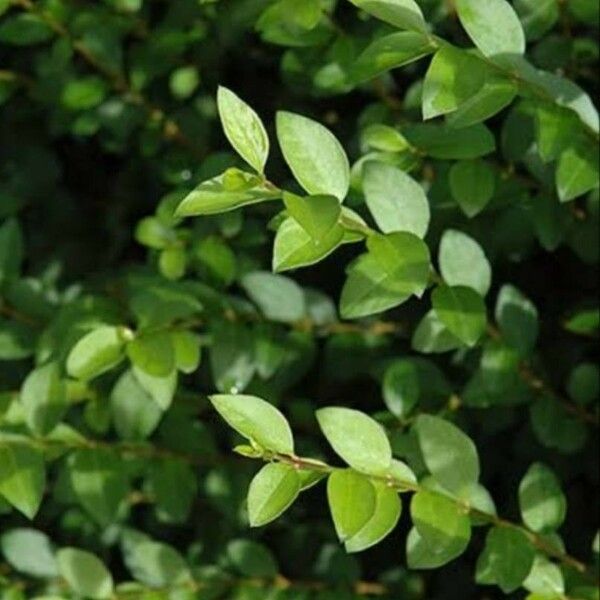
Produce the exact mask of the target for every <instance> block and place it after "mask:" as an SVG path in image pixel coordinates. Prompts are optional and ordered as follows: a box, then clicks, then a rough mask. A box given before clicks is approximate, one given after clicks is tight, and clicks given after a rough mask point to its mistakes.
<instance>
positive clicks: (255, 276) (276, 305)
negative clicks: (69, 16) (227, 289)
mask: <svg viewBox="0 0 600 600" xmlns="http://www.w3.org/2000/svg"><path fill="white" fill-rule="evenodd" d="M240 283H241V285H242V287H243V288H244V289H245V290H246V293H247V294H248V296H249V297H250V299H251V300H252V301H254V302H255V303H256V304H257V305H258V306H259V307H260V309H261V311H262V313H263V314H264V315H265V317H267V319H269V320H271V321H279V322H282V323H294V322H297V321H301V320H302V319H303V318H304V317H305V316H306V303H305V300H304V294H303V293H302V288H301V287H300V286H299V285H298V284H297V283H296V282H295V281H294V280H292V279H290V278H289V277H284V276H283V275H276V274H274V273H268V272H267V271H255V272H253V273H248V274H247V275H244V277H243V278H242V281H241V282H240Z"/></svg>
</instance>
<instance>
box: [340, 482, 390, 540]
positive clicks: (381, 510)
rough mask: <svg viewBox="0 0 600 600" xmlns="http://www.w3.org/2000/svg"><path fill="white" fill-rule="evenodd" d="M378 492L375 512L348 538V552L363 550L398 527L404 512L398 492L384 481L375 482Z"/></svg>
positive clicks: (374, 485)
mask: <svg viewBox="0 0 600 600" xmlns="http://www.w3.org/2000/svg"><path fill="white" fill-rule="evenodd" d="M372 485H373V487H374V488H375V492H376V499H375V512H374V513H373V516H372V517H371V518H370V519H369V520H368V521H367V523H366V524H365V525H364V526H363V527H362V528H361V529H360V530H359V531H358V533H355V534H354V535H353V536H352V537H351V538H350V539H348V540H346V542H345V544H344V546H345V548H346V552H362V551H363V550H366V549H367V548H370V547H371V546H374V545H375V544H378V543H379V542H380V541H381V540H383V539H384V538H385V537H386V536H387V535H389V534H390V533H391V531H392V530H393V529H394V528H395V527H396V525H397V524H398V521H399V519H400V513H401V512H402V503H401V501H400V498H399V497H398V492H397V491H396V490H394V489H393V488H390V487H388V486H387V485H385V484H383V483H380V482H378V483H373V484H372Z"/></svg>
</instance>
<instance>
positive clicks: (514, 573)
mask: <svg viewBox="0 0 600 600" xmlns="http://www.w3.org/2000/svg"><path fill="white" fill-rule="evenodd" d="M534 558H535V551H534V549H533V547H532V546H531V544H530V543H529V540H528V539H527V537H526V536H525V534H524V533H523V532H521V531H519V530H517V529H512V528H509V527H494V528H492V529H491V530H490V531H489V533H488V535H487V538H486V541H485V548H484V550H483V552H482V554H481V556H480V557H479V560H478V561H477V572H476V575H475V578H476V581H477V582H478V583H483V584H497V585H499V586H500V588H501V589H502V591H503V592H504V593H505V594H510V593H511V592H514V591H515V590H516V589H518V588H519V587H520V586H521V584H522V583H523V582H524V581H525V578H526V577H527V575H529V572H530V571H531V567H532V566H533V560H534Z"/></svg>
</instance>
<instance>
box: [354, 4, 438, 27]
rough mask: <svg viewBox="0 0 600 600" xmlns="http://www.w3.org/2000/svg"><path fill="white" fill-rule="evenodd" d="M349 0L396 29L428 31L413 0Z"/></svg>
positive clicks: (421, 14)
mask: <svg viewBox="0 0 600 600" xmlns="http://www.w3.org/2000/svg"><path fill="white" fill-rule="evenodd" d="M350 2H352V4H354V6H356V7H358V8H360V9H362V10H364V11H365V12H368V13H369V14H371V15H373V16H375V17H377V18H378V19H381V20H382V21H385V22H386V23H389V24H390V25H393V26H394V27H398V29H413V30H415V31H422V32H424V33H427V32H428V27H427V23H425V19H424V17H423V13H422V12H421V9H420V8H419V5H418V4H417V3H416V2H415V1H414V0H350Z"/></svg>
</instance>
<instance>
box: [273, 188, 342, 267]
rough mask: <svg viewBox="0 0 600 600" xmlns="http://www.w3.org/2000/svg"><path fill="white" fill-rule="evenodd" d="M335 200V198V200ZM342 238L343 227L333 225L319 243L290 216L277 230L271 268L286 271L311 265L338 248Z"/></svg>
mask: <svg viewBox="0 0 600 600" xmlns="http://www.w3.org/2000/svg"><path fill="white" fill-rule="evenodd" d="M336 202H337V200H336ZM343 240H344V229H343V227H342V226H341V225H335V226H334V227H332V228H331V229H330V230H329V233H328V234H327V235H326V236H325V237H324V238H322V239H320V240H319V243H316V241H315V239H314V238H312V237H311V236H310V235H309V234H308V233H307V232H306V230H305V229H304V228H303V227H302V226H301V225H299V224H298V222H297V221H296V220H295V219H292V218H291V217H290V218H288V219H285V221H283V223H282V224H281V225H280V226H279V229H278V230H277V235H276V236H275V244H274V246H273V270H274V271H276V272H281V271H287V270H289V269H297V268H299V267H306V266H309V265H313V264H315V263H317V262H319V261H320V260H323V259H324V258H325V257H326V256H328V255H329V254H331V253H332V252H334V251H335V250H336V248H338V247H339V246H340V245H341V244H342V243H343Z"/></svg>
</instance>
